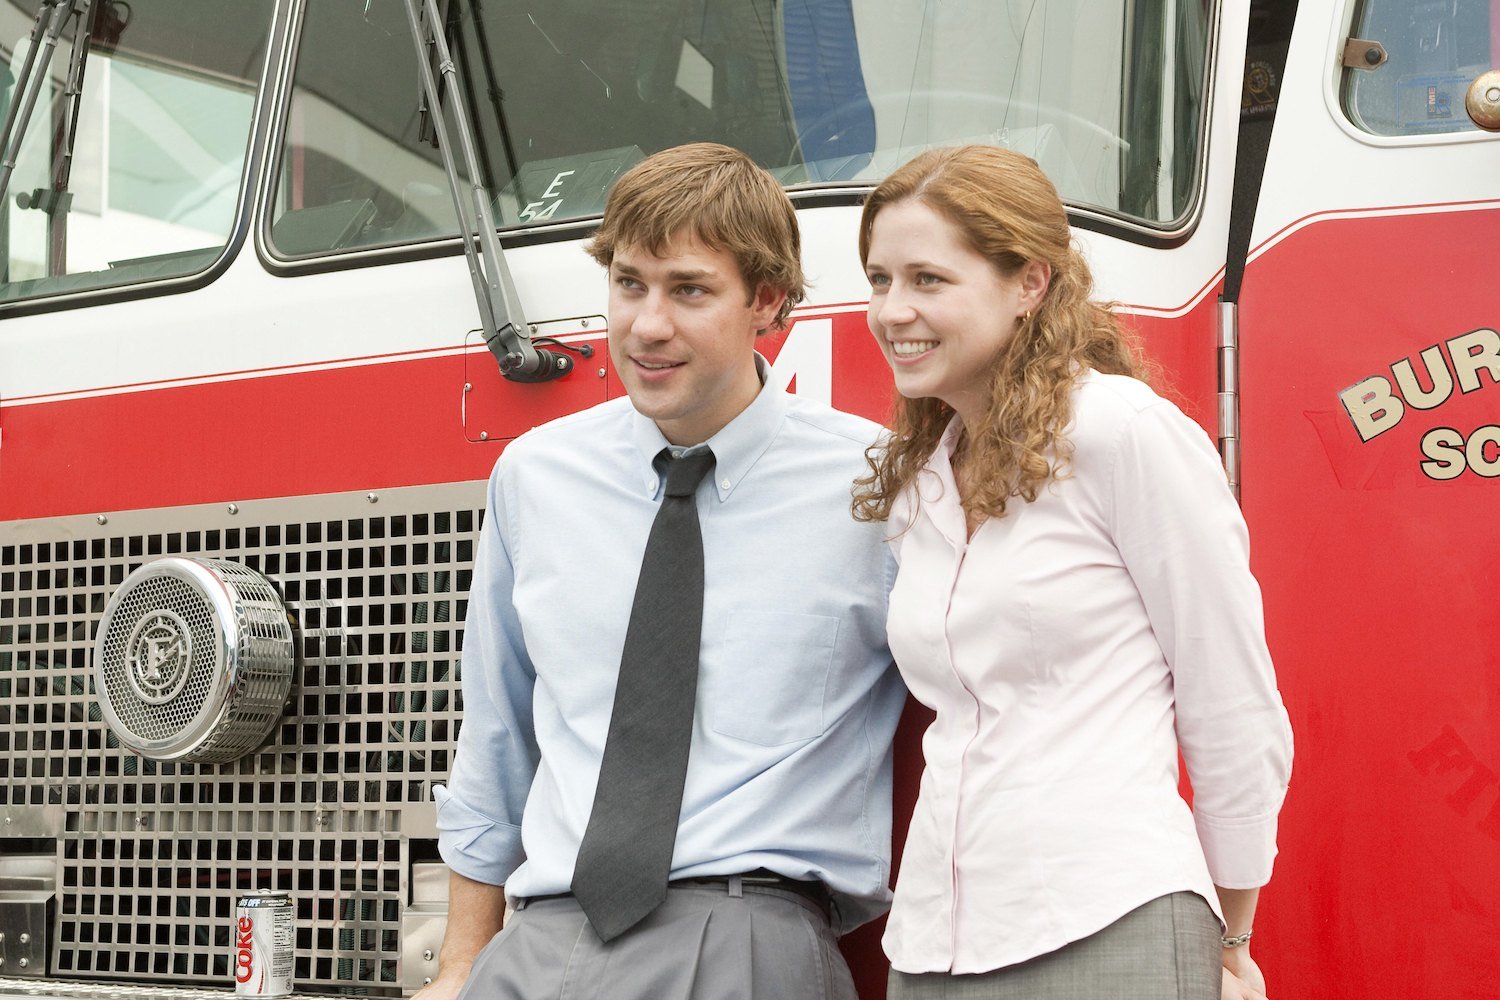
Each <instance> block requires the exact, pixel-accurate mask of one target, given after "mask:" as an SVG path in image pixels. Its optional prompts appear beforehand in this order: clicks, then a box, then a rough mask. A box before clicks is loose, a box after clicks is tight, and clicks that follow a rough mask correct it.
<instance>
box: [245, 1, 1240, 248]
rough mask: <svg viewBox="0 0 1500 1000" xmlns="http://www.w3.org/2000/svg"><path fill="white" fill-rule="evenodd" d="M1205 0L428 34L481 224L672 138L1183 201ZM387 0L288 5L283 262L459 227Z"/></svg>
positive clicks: (510, 23) (831, 7)
mask: <svg viewBox="0 0 1500 1000" xmlns="http://www.w3.org/2000/svg"><path fill="white" fill-rule="evenodd" d="M1211 6H1212V4H1211V3H1210V2H1209V0H926V2H920V3H900V4H893V3H890V2H888V0H553V2H550V3H547V4H536V5H528V4H523V3H519V2H502V0H484V2H481V0H452V2H451V3H449V4H447V5H446V14H445V17H446V22H445V24H444V30H445V33H446V37H447V39H448V42H449V46H450V48H451V49H452V51H453V55H454V61H455V64H456V65H457V66H458V71H459V74H460V78H461V80H462V86H463V88H464V89H465V94H464V98H465V101H466V103H467V105H468V107H469V108H470V109H471V112H472V113H473V115H474V118H475V119H476V121H475V125H476V128H477V133H478V136H479V139H480V145H481V150H480V153H481V155H480V161H481V162H480V169H481V170H482V171H483V172H484V173H485V175H486V176H485V177H484V178H483V180H484V182H485V185H486V187H487V188H488V189H489V190H490V191H491V192H493V193H495V195H496V204H495V206H494V208H495V215H496V217H497V219H498V220H499V222H500V224H501V225H509V226H517V225H538V224H547V223H555V222H562V221H566V220H570V219H580V218H587V217H590V216H593V215H597V214H598V213H599V212H600V211H601V210H602V208H603V204H604V195H605V192H606V190H607V189H608V187H609V184H610V183H611V182H612V181H613V180H614V179H615V178H616V177H618V176H619V175H620V174H621V173H622V172H623V171H624V170H626V169H628V168H629V167H630V165H631V164H632V163H634V162H635V161H637V160H639V159H640V158H642V157H644V156H645V155H647V154H649V153H652V152H655V151H656V150H659V149H663V148H665V147H668V146H672V145H676V144H679V143H684V142H693V141H701V140H713V141H718V142H724V143H727V144H730V145H733V146H737V147H739V148H741V149H743V150H745V151H746V152H748V153H749V154H750V155H751V156H753V157H754V158H755V159H756V160H757V161H758V162H759V163H761V164H762V165H764V166H765V167H767V168H768V169H770V170H771V171H772V172H773V173H774V174H775V175H776V176H777V177H779V178H780V179H781V180H782V181H783V182H784V183H785V184H786V185H787V186H788V187H789V188H792V189H800V188H807V187H826V186H827V185H830V184H856V185H861V186H865V185H870V184H873V183H875V182H877V181H879V180H880V178H882V177H884V176H885V175H886V174H888V173H889V172H890V171H891V170H893V169H894V168H895V167H897V166H899V165H900V164H901V163H903V162H905V161H906V160H908V159H910V158H911V157H912V156H914V155H916V154H917V153H919V152H921V151H922V150H924V149H928V148H931V147H933V146H940V145H949V144H955V143H963V142H979V143H992V144H996V145H1001V146H1007V147H1010V148H1013V149H1017V150H1019V151H1022V152H1024V153H1027V154H1028V155H1030V156H1033V157H1035V158H1036V159H1037V160H1038V162H1039V163H1040V164H1041V165H1042V167H1043V168H1044V169H1045V170H1046V171H1047V172H1048V174H1049V175H1050V176H1051V177H1052V178H1053V180H1054V181H1055V182H1056V183H1057V185H1058V188H1059V190H1060V191H1061V193H1062V195H1063V197H1064V198H1065V199H1066V200H1067V201H1069V202H1070V203H1071V204H1073V205H1076V206H1087V207H1091V208H1095V209H1098V210H1101V211H1103V212H1107V213H1111V214H1117V215H1121V216H1126V217H1130V218H1132V219H1135V220H1139V221H1141V222H1144V223H1146V224H1148V225H1154V226H1168V225H1171V224H1173V223H1174V221H1176V220H1180V219H1182V218H1183V217H1184V216H1185V215H1186V214H1187V213H1188V212H1189V211H1190V209H1191V206H1192V195H1193V190H1194V179H1195V170H1196V164H1197V161H1198V153H1199V145H1200V136H1201V120H1202V98H1203V87H1204V77H1205V65H1206V61H1207V50H1208V44H1209V32H1208V23H1209V17H1210V10H1209V8H1210V7H1211ZM416 58H417V56H416V51H415V48H414V46H413V44H412V41H411V39H410V36H409V31H408V28H407V21H406V17H405V11H404V9H403V8H402V5H401V0H368V2H360V3H314V4H309V5H308V7H307V11H306V16H305V19H304V22H303V26H302V34H301V38H300V44H299V48H298V56H297V62H296V69H295V78H294V86H293V89H292V93H291V98H290V105H289V113H288V116H287V121H286V127H285V134H284V137H283V142H282V150H281V156H280V161H279V167H278V171H279V172H278V179H277V185H276V190H275V195H274V203H273V205H272V207H271V212H270V223H271V227H270V233H269V242H270V244H271V245H272V247H273V248H274V250H275V252H276V253H278V254H279V255H281V256H284V257H288V258H296V257H299V256H308V255H316V254H323V253H327V252H330V251H339V250H351V249H359V248H365V247H372V246H390V245H397V244H402V243H410V242H416V241H422V240H430V239H434V238H440V237H446V236H451V235H453V234H454V233H455V232H456V225H455V223H454V221H453V218H454V215H453V209H452V206H451V203H450V196H449V193H448V186H447V182H446V180H445V178H444V176H443V171H442V163H441V159H440V157H439V154H438V152H437V150H435V149H434V148H433V147H432V145H431V144H430V140H429V136H430V130H429V128H428V125H427V123H426V121H425V112H424V111H422V110H421V108H420V100H419V97H418V93H419V91H418V87H417V85H416V79H417V73H416V69H415V64H414V60H415V59H416Z"/></svg>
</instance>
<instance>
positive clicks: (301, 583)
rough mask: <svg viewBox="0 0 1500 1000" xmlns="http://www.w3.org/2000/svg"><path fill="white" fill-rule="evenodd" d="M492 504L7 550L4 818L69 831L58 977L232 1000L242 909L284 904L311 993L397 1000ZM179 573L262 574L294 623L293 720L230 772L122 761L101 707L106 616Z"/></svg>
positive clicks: (446, 499)
mask: <svg viewBox="0 0 1500 1000" xmlns="http://www.w3.org/2000/svg"><path fill="white" fill-rule="evenodd" d="M481 501H482V489H481V488H480V487H477V486H473V485H466V486H463V487H432V488H424V489H416V490H406V491H397V495H396V496H394V497H393V498H392V497H389V496H388V497H382V498H381V508H380V509H381V512H382V513H381V516H372V514H373V511H374V509H375V508H372V507H371V506H369V505H368V504H367V503H365V502H364V498H363V497H359V498H349V499H348V500H347V501H342V500H339V499H338V498H333V499H330V498H318V499H316V500H309V501H304V502H297V501H281V502H276V503H270V502H267V503H257V504H255V505H254V509H253V511H252V510H246V511H245V512H244V513H243V514H241V515H240V516H241V517H242V518H247V519H248V518H249V517H255V516H257V515H259V516H260V519H259V523H254V522H251V523H247V524H246V526H244V527H237V528H231V529H225V528H222V527H212V526H211V525H213V524H214V523H215V521H218V522H219V523H221V524H222V521H223V520H225V518H224V514H223V508H217V509H216V510H215V511H212V512H211V511H207V510H205V509H202V508H195V509H193V510H191V511H188V512H155V513H153V514H151V515H149V520H150V521H151V524H152V525H161V526H162V530H151V528H150V527H147V528H144V529H142V530H132V531H131V532H130V533H128V534H124V533H122V534H106V532H107V531H109V530H111V529H113V528H114V527H115V525H111V526H109V528H99V529H97V530H98V536H97V537H93V538H84V539H79V538H77V537H75V536H76V535H77V534H80V533H81V532H79V531H78V530H77V527H78V524H79V521H77V520H74V521H73V522H72V523H71V524H62V523H56V524H55V525H54V524H53V523H52V522H38V524H40V525H41V528H40V529H32V530H31V535H30V537H31V538H33V539H35V540H25V541H15V542H12V541H11V540H12V539H14V538H17V537H18V536H19V537H21V538H26V537H27V536H25V535H19V533H18V532H17V531H11V532H10V533H8V534H0V541H4V542H5V544H0V807H9V808H12V809H14V808H22V809H24V808H26V807H33V808H35V807H49V806H50V807H61V812H62V814H63V816H64V820H63V828H62V830H61V831H60V832H59V836H58V839H57V856H58V897H57V907H56V916H55V921H54V933H53V940H52V945H51V963H50V964H51V971H52V973H53V974H54V975H58V976H64V977H67V976H77V977H84V978H92V979H111V978H149V979H151V980H152V981H153V982H160V983H171V982H177V983H181V984H198V983H202V984H210V985H214V986H227V985H228V984H229V983H230V982H231V981H232V980H231V978H230V960H231V942H230V933H231V924H232V917H233V910H234V903H235V899H236V897H237V896H238V895H239V894H241V893H243V892H244V891H246V890H250V889H256V888H274V889H285V890H287V891H289V892H291V893H292V897H293V899H294V901H295V903H296V906H297V934H296V973H295V979H296V987H297V989H298V990H299V991H305V990H308V989H312V990H321V991H324V992H328V991H333V990H337V989H341V988H342V989H345V990H350V989H352V990H353V991H354V992H360V993H371V994H391V995H394V994H395V993H397V992H398V989H397V987H396V983H397V980H398V969H397V962H398V959H399V953H400V942H399V933H400V927H401V911H402V908H403V904H404V903H405V901H406V882H407V878H408V872H409V865H410V862H411V860H412V855H413V853H414V849H415V853H416V854H417V855H418V860H423V859H424V858H423V857H422V855H424V854H425V855H426V856H427V857H430V856H431V850H432V847H431V841H430V839H428V838H431V837H432V836H433V833H432V823H433V819H432V806H431V801H430V800H431V788H432V785H433V783H434V782H439V781H442V780H444V779H446V777H447V775H448V770H449V766H450V761H451V757H452V752H453V747H454V743H455V740H456V737H457V730H458V718H459V714H460V709H461V705H460V698H459V676H458V657H459V650H460V645H461V629H460V626H459V625H458V623H459V622H461V621H462V620H463V616H464V611H465V602H466V598H467V594H468V590H469V582H470V576H471V571H472V564H473V553H474V547H475V543H476V540H477V536H478V530H479V525H480V520H481V514H480V511H479V510H478V509H476V508H477V506H478V505H479V504H480V502H481ZM439 504H440V505H441V506H442V509H433V508H434V506H437V505H439ZM424 507H425V509H424ZM393 508H395V509H393ZM310 511H313V512H316V513H317V514H318V515H319V516H318V517H317V518H316V519H309V518H308V513H309V512H310ZM268 513H274V514H275V515H276V517H274V518H272V517H270V516H267V515H268ZM130 517H131V518H136V519H138V520H141V521H146V520H148V515H144V514H143V515H130ZM195 519H196V520H197V522H198V523H199V525H200V526H199V527H197V528H194V527H192V523H193V521H194V520H195ZM63 520H64V519H55V521H56V522H62V521H63ZM115 520H116V521H117V522H121V523H124V522H126V521H127V517H126V516H123V515H122V516H117V517H116V519H115ZM91 523H92V522H91V521H90V524H91ZM132 524H134V522H132ZM168 526H170V527H168ZM4 528H5V526H4V525H0V530H3V529H4ZM49 529H50V530H52V531H54V532H55V537H54V538H52V539H46V538H45V537H44V535H43V532H45V531H46V530H49ZM176 554H181V555H198V556H208V557H213V558H222V559H228V560H232V561H235V562H239V563H243V564H244V565H246V566H249V567H251V568H252V569H256V570H258V571H259V572H261V573H263V574H265V575H266V576H267V577H268V578H269V579H270V580H271V581H272V582H273V583H274V584H275V585H276V586H277V587H278V588H279V589H280V590H281V598H282V600H283V603H284V605H285V607H286V609H287V611H288V612H289V613H290V614H291V615H292V616H293V618H294V619H295V624H296V629H295V631H296V637H297V642H298V644H299V649H298V660H297V679H296V682H295V687H294V689H293V694H292V697H291V699H290V701H289V702H288V705H287V708H286V711H285V713H284V714H283V715H281V717H280V722H279V724H278V725H277V726H276V727H275V729H273V730H272V734H271V736H270V737H269V739H268V741H267V742H266V743H265V745H263V746H261V747H260V748H259V749H258V750H257V751H256V752H254V753H252V754H250V755H249V756H245V757H242V758H240V759H239V760H236V761H234V762H233V763H230V764H225V765H205V764H196V765H195V764H188V763H173V762H158V761H153V760H150V759H145V758H140V757H137V756H135V755H133V754H131V753H129V752H128V751H125V750H123V749H122V748H121V747H120V746H119V745H118V743H117V741H116V740H115V738H114V736H113V735H112V734H111V733H110V732H109V730H108V728H107V727H106V726H105V725H104V723H103V721H102V719H101V717H100V714H99V711H98V708H97V705H96V704H95V702H94V698H93V692H92V691H91V682H90V677H91V670H90V664H89V657H90V654H89V650H90V649H91V647H92V642H93V638H94V634H95V631H96V630H97V628H98V624H99V619H100V615H101V613H102V611H103V609H104V605H105V602H106V600H107V598H108V597H109V595H110V594H111V593H112V592H113V591H114V589H115V588H116V587H117V586H118V585H119V584H120V583H121V582H122V581H123V580H124V578H125V577H126V575H127V574H129V573H130V572H131V571H133V570H134V569H135V568H136V567H137V566H139V565H140V564H141V563H142V562H144V561H145V560H146V559H148V558H152V557H156V556H160V555H176ZM269 596H274V595H269ZM269 624H270V623H269V622H261V623H256V622H254V621H248V622H246V623H245V627H246V628H247V629H249V630H250V632H251V633H252V634H254V633H255V630H256V628H257V626H258V625H259V626H261V627H268V626H269ZM195 641H196V636H195ZM205 645H207V644H205ZM194 655H197V654H196V651H195V653H194Z"/></svg>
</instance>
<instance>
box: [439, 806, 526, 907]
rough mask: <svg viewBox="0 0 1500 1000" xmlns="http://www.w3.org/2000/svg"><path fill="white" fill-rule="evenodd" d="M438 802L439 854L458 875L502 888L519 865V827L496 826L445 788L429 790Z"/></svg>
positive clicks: (498, 824) (509, 825) (522, 856)
mask: <svg viewBox="0 0 1500 1000" xmlns="http://www.w3.org/2000/svg"><path fill="white" fill-rule="evenodd" d="M432 797H433V799H434V800H436V802H437V828H438V853H439V854H441V855H442V856H443V861H444V862H446V863H447V865H448V867H449V868H451V869H453V870H454V871H456V872H458V874H460V875H462V876H464V877H465V878H468V879H473V880H474V881H475V882H483V883H485V884H486V885H504V884H505V882H506V880H507V879H509V878H510V876H511V873H512V872H514V871H515V870H516V869H517V868H519V867H520V866H521V862H522V861H524V860H525V859H526V854H525V852H524V851H523V850H522V848H521V828H520V827H519V826H513V825H512V824H510V823H497V822H495V821H494V820H492V819H490V818H489V817H488V816H485V815H484V814H483V813H480V812H478V811H476V810H474V809H471V808H470V807H469V806H468V805H467V804H465V803H464V801H463V800H462V799H460V798H459V797H458V796H456V795H454V794H453V793H452V792H450V791H449V790H448V789H446V788H444V787H443V786H441V785H437V786H435V787H434V788H433V790H432Z"/></svg>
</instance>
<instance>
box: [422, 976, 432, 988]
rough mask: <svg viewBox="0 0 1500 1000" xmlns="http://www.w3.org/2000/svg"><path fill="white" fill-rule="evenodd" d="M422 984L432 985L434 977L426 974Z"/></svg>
mask: <svg viewBox="0 0 1500 1000" xmlns="http://www.w3.org/2000/svg"><path fill="white" fill-rule="evenodd" d="M422 985H423V986H431V985H432V977H431V976H425V977H423V979H422Z"/></svg>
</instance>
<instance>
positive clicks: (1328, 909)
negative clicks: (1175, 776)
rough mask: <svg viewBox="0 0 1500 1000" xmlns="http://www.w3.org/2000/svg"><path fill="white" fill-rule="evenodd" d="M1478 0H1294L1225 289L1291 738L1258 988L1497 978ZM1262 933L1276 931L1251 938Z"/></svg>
mask: <svg viewBox="0 0 1500 1000" xmlns="http://www.w3.org/2000/svg"><path fill="white" fill-rule="evenodd" d="M1497 65H1500V4H1497V3H1494V2H1492V0H1443V2H1412V0H1364V2H1360V3H1355V2H1344V0H1325V2H1316V3H1309V2H1304V3H1302V4H1301V5H1300V10H1299V11H1298V13H1297V18H1296V23H1295V29H1294V31H1293V33H1292V36H1291V42H1290V49H1289V54H1288V59H1287V63H1286V67H1285V74H1284V77H1283V78H1282V79H1281V80H1280V81H1279V83H1280V100H1279V109H1278V111H1277V118H1276V125H1275V131H1274V133H1273V135H1272V138H1271V143H1270V148H1269V155H1268V160H1267V164H1266V172H1265V178H1264V183H1263V186H1262V188H1261V196H1260V202H1259V207H1258V211H1257V213H1256V216H1255V222H1254V228H1253V232H1252V236H1251V239H1250V248H1251V250H1250V256H1249V263H1248V265H1247V267H1246V271H1245V277H1244V287H1243V292H1242V295H1241V299H1240V313H1239V332H1240V343H1239V358H1240V362H1239V363H1240V369H1239V371H1240V389H1241V392H1242V397H1241V408H1240V416H1241V424H1240V427H1241V439H1242V444H1243V456H1244V457H1243V494H1242V496H1243V504H1244V509H1245V513H1246V515H1247V518H1248V520H1249V522H1250V528H1251V537H1252V540H1253V545H1254V553H1253V560H1254V568H1255V571H1256V573H1257V576H1258V577H1259V579H1260V580H1261V583H1262V586H1263V587H1264V590H1265V596H1266V614H1267V624H1268V629H1269V637H1270V641H1271V647H1272V652H1273V653H1274V655H1275V659H1276V664H1277V671H1278V675H1279V678H1280V683H1281V687H1282V690H1283V692H1284V693H1285V697H1286V701H1287V705H1288V709H1289V711H1290V713H1291V716H1292V722H1293V727H1294V729H1295V731H1296V734H1297V740H1298V760H1297V767H1296V773H1295V775H1294V777H1293V780H1292V789H1291V794H1290V796H1289V798H1288V804H1287V807H1286V809H1285V811H1284V813H1283V814H1282V826H1281V835H1280V845H1281V856H1280V859H1279V860H1278V863H1277V875H1276V880H1275V881H1274V882H1273V883H1272V885H1271V887H1270V889H1269V890H1268V891H1267V893H1266V895H1265V897H1264V899H1263V903H1262V909H1261V916H1260V918H1259V920H1258V929H1257V938H1256V943H1257V945H1258V946H1259V951H1258V955H1259V957H1260V961H1261V964H1262V967H1263V968H1264V969H1265V971H1266V972H1267V978H1268V980H1269V981H1270V983H1271V986H1272V995H1275V994H1276V992H1277V991H1278V985H1277V984H1280V985H1279V988H1280V990H1281V991H1283V992H1285V991H1290V992H1291V993H1294V994H1296V995H1300V996H1309V997H1313V996H1315V997H1326V998H1336V997H1354V996H1364V995H1367V994H1368V993H1369V992H1370V991H1371V989H1372V988H1374V989H1375V990H1376V992H1378V993H1380V994H1381V995H1384V996H1399V997H1439V996H1441V997H1464V996H1489V995H1493V990H1494V985H1493V984H1494V982H1495V979H1496V976H1497V975H1500V949H1496V947H1495V944H1494V937H1495V935H1494V931H1495V901H1496V900H1497V899H1500V787H1497V778H1496V774H1497V772H1500V713H1497V711H1496V706H1497V704H1500V653H1497V643H1496V638H1497V635H1500V603H1497V601H1496V593H1497V588H1496V583H1497V572H1496V568H1495V566H1496V556H1497V554H1500V522H1497V520H1496V518H1495V516H1494V513H1495V510H1496V509H1497V504H1500V386H1497V385H1496V381H1497V377H1500V334H1497V333H1496V330H1497V329H1500V297H1497V296H1496V294H1495V288H1496V283H1495V276H1494V269H1493V248H1494V247H1495V246H1496V245H1497V241H1500V135H1495V134H1490V133H1486V132H1483V131H1480V130H1479V129H1478V128H1476V126H1475V125H1474V123H1473V122H1472V121H1470V119H1469V117H1468V116H1467V115H1466V114H1465V110H1464V107H1465V96H1466V92H1467V91H1468V90H1469V87H1470V83H1471V81H1473V80H1474V79H1475V78H1476V77H1477V76H1478V75H1480V74H1481V73H1483V72H1486V71H1489V70H1492V69H1494V68H1496V67H1497ZM1262 929H1263V931H1264V934H1263V936H1262Z"/></svg>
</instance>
